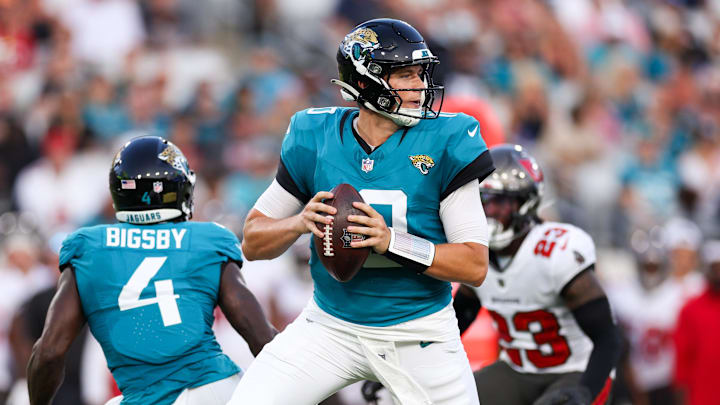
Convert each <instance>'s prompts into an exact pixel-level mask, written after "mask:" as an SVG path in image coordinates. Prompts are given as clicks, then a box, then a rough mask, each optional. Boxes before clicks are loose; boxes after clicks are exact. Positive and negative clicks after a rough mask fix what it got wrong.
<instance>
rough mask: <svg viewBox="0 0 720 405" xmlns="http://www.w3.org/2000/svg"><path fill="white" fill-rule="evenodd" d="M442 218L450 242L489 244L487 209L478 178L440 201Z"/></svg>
mask: <svg viewBox="0 0 720 405" xmlns="http://www.w3.org/2000/svg"><path fill="white" fill-rule="evenodd" d="M440 220H441V221H442V223H443V229H445V238H446V239H447V241H448V242H449V243H463V242H476V243H480V244H482V245H485V246H487V245H488V229H487V219H486V218H485V211H484V210H483V206H482V201H480V183H479V182H478V180H477V179H475V180H473V181H470V182H468V183H467V184H465V185H464V186H462V187H460V188H459V189H457V190H455V191H453V192H452V193H451V194H450V195H449V196H447V197H445V199H444V200H442V201H441V202H440Z"/></svg>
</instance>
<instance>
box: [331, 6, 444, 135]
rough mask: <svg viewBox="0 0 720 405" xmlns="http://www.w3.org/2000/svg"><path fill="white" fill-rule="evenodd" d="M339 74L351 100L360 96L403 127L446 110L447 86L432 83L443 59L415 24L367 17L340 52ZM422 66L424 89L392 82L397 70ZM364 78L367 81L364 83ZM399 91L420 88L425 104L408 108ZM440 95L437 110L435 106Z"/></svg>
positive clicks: (337, 81)
mask: <svg viewBox="0 0 720 405" xmlns="http://www.w3.org/2000/svg"><path fill="white" fill-rule="evenodd" d="M337 62H338V73H339V79H333V80H331V82H332V83H334V84H337V85H338V86H340V87H341V89H340V93H341V94H342V96H343V98H344V99H345V100H346V101H357V102H358V103H360V104H361V105H363V106H365V107H366V108H368V109H370V110H372V111H375V112H376V113H378V114H381V115H383V116H385V117H387V118H390V119H391V120H392V121H393V122H395V123H396V124H398V125H400V126H413V125H417V123H418V122H420V120H421V119H429V118H437V117H438V115H439V114H440V110H441V109H442V98H443V93H444V91H443V90H444V89H443V87H442V86H437V85H435V84H434V83H433V71H434V69H435V65H436V64H438V63H439V60H438V58H437V57H436V56H434V55H433V54H432V52H430V49H428V47H427V44H426V43H425V40H424V39H423V37H422V35H420V33H419V32H418V31H417V30H416V29H415V28H413V27H412V26H411V25H410V24H408V23H406V22H404V21H400V20H394V19H389V18H380V19H375V20H370V21H367V22H364V23H362V24H360V25H358V26H357V27H355V28H353V30H352V31H351V32H350V33H349V34H347V35H346V36H345V38H344V39H343V41H342V42H341V43H340V47H339V49H338V52H337ZM413 65H419V66H421V67H422V72H421V79H422V81H423V83H425V87H424V88H419V89H398V88H392V87H390V85H389V84H388V80H387V79H388V77H389V74H390V72H391V71H392V70H393V69H396V68H400V67H404V66H413ZM360 83H362V86H361V85H360ZM398 91H419V92H421V93H420V101H421V103H420V104H421V106H420V108H406V107H403V105H402V100H401V99H400V96H399V95H398V93H397V92H398ZM438 98H439V99H440V104H439V107H438V108H437V110H434V109H433V105H434V104H435V100H436V99H438Z"/></svg>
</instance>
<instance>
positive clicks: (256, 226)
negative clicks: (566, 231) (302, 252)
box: [242, 215, 302, 260]
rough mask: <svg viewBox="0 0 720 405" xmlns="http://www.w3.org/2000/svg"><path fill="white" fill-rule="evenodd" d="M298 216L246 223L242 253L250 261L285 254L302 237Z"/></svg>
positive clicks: (263, 219) (259, 219) (260, 219)
mask: <svg viewBox="0 0 720 405" xmlns="http://www.w3.org/2000/svg"><path fill="white" fill-rule="evenodd" d="M299 225H302V222H301V221H300V219H299V217H298V216H297V215H295V216H292V217H288V218H283V219H275V218H269V217H258V218H254V219H252V220H250V221H248V222H246V223H245V228H244V230H243V241H242V251H243V254H244V255H245V258H247V259H248V260H263V259H274V258H276V257H278V256H280V255H281V254H283V253H284V252H285V251H286V250H288V248H289V247H290V246H291V245H292V244H293V243H295V241H296V240H297V239H298V238H299V237H300V235H302V230H301V229H302V228H301V227H299Z"/></svg>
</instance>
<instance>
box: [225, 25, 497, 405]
mask: <svg viewBox="0 0 720 405" xmlns="http://www.w3.org/2000/svg"><path fill="white" fill-rule="evenodd" d="M337 58H338V65H339V73H340V75H339V76H340V77H339V80H333V83H335V84H337V85H339V86H340V88H341V93H342V95H343V96H344V97H345V98H346V99H347V100H352V101H356V102H357V103H358V105H359V108H342V107H327V108H312V109H309V110H305V111H301V112H299V113H297V114H295V116H294V117H293V118H292V119H291V121H290V125H289V127H288V130H287V134H286V136H285V139H284V141H283V146H282V151H281V156H280V157H281V162H280V166H279V169H278V174H277V177H276V179H275V181H274V182H273V183H272V184H271V185H270V187H268V189H267V190H266V191H265V193H263V195H262V196H261V197H260V199H258V201H257V202H256V204H255V206H254V208H253V209H252V210H251V212H250V213H249V215H248V217H247V219H246V223H245V231H244V239H243V253H244V254H245V257H247V258H248V259H250V260H256V259H270V258H273V257H277V256H278V255H280V254H282V253H283V252H284V251H285V250H287V249H288V247H289V246H290V245H291V244H292V243H293V242H294V241H295V240H296V239H297V238H298V237H299V236H300V235H302V234H304V233H309V232H312V233H314V234H315V235H317V236H319V237H322V235H323V234H322V232H321V231H320V230H319V229H318V227H317V225H316V223H319V224H330V223H332V215H334V214H336V211H335V209H334V208H332V207H330V206H329V205H327V204H324V203H323V200H324V199H327V198H332V194H331V193H330V192H328V190H331V189H332V188H333V187H335V186H336V185H338V184H340V183H349V184H351V185H352V186H354V187H355V188H356V189H357V190H359V192H360V194H361V195H362V197H363V199H364V201H365V203H355V207H356V208H358V209H360V210H362V211H363V212H364V213H365V214H367V216H350V218H349V220H350V221H352V222H354V223H357V224H358V225H357V226H351V227H348V229H347V231H348V232H351V233H356V234H361V235H364V240H361V241H354V242H352V247H354V248H360V247H371V248H372V250H373V253H372V254H371V255H370V257H369V258H368V259H367V261H366V262H365V263H364V265H363V268H362V269H361V270H360V272H359V273H358V274H357V275H356V276H355V277H354V278H353V279H352V280H350V281H348V282H345V283H341V282H338V281H336V280H335V279H334V278H332V277H331V276H330V275H329V274H328V272H327V271H326V270H325V268H324V267H323V266H322V264H321V262H320V261H319V260H318V257H317V255H316V254H315V250H314V249H313V248H312V247H311V252H312V256H311V259H310V267H311V274H312V278H313V281H314V286H315V288H314V294H313V299H312V300H311V301H310V302H309V303H308V305H307V307H306V308H305V310H304V311H303V312H302V314H301V315H300V316H299V317H298V318H297V319H296V320H295V322H293V323H292V324H291V325H289V326H288V327H287V328H286V329H285V330H284V331H283V332H282V333H281V334H279V335H278V336H277V337H276V339H275V340H273V342H271V343H270V344H269V345H268V346H266V347H265V349H263V351H262V353H260V355H259V356H258V357H257V358H256V359H255V361H254V362H253V364H252V365H251V366H250V367H249V368H248V370H247V371H246V374H245V376H244V377H243V380H242V381H241V382H240V384H238V387H237V388H236V390H235V393H234V394H233V398H232V400H231V401H230V403H231V404H246V403H247V404H254V405H286V404H296V405H309V404H316V403H318V402H320V401H321V400H323V399H324V398H326V397H328V396H329V395H331V394H332V393H333V392H336V391H337V390H339V389H341V388H342V387H344V386H347V385H349V384H352V383H353V382H356V381H360V380H365V379H370V380H375V381H380V382H383V384H385V386H387V387H388V388H389V390H390V392H391V393H392V395H393V398H394V400H395V402H397V403H398V404H430V403H432V404H436V405H442V404H452V405H459V404H477V403H478V397H477V392H476V389H475V383H474V380H473V377H472V371H471V370H470V365H469V362H468V359H467V356H466V354H465V351H464V350H463V347H462V344H461V342H460V336H459V332H458V327H457V321H456V319H455V314H454V311H453V308H452V305H451V295H450V290H451V286H450V282H451V281H457V282H462V283H467V284H470V285H473V286H479V285H480V284H481V283H482V282H483V280H484V278H485V274H486V272H487V266H488V249H487V222H486V220H485V216H484V214H483V210H482V203H481V201H480V196H479V195H478V193H477V187H478V184H479V180H482V179H484V178H485V177H486V176H487V175H488V174H489V173H490V172H492V170H493V164H492V159H491V158H490V155H489V153H488V151H487V148H486V146H485V143H484V141H483V139H482V136H481V134H480V130H479V125H478V123H477V121H476V120H475V119H473V118H471V117H469V116H467V115H464V114H446V113H440V112H439V110H440V108H439V107H438V108H437V109H434V106H435V101H440V100H441V97H439V96H438V95H441V93H442V87H440V86H437V85H435V84H434V83H433V81H432V77H433V73H432V72H433V67H434V65H435V64H436V63H438V60H437V58H436V57H435V56H434V55H433V54H432V52H431V51H430V49H428V47H427V45H426V44H425V41H424V39H423V38H422V36H421V35H420V33H418V31H417V30H415V29H414V28H413V27H412V26H410V25H409V24H407V23H405V22H403V21H399V20H392V19H379V20H372V21H368V22H365V23H363V24H361V25H359V26H357V27H355V28H354V29H353V30H352V32H350V33H349V34H348V35H347V36H346V37H345V39H344V40H343V41H342V43H341V44H340V47H339V50H338V54H337ZM438 104H441V101H440V102H439V103H438ZM403 246H411V247H412V248H411V249H403Z"/></svg>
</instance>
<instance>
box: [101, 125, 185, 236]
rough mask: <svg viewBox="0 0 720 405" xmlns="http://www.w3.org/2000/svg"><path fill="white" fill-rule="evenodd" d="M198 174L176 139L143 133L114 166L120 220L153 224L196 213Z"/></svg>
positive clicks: (112, 182)
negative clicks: (176, 144) (171, 139)
mask: <svg viewBox="0 0 720 405" xmlns="http://www.w3.org/2000/svg"><path fill="white" fill-rule="evenodd" d="M194 188H195V173H194V172H193V171H192V170H190V167H189V166H188V162H187V159H186V158H185V156H184V155H183V153H182V152H181V151H180V149H179V148H178V147H177V146H175V145H174V144H173V143H172V142H169V141H167V140H165V139H163V138H160V137H158V136H140V137H137V138H133V139H132V140H130V141H129V142H128V143H126V144H125V145H124V146H123V147H122V149H120V151H118V153H117V154H116V155H115V158H114V159H113V162H112V167H111V168H110V194H111V195H112V199H113V207H114V208H115V216H116V218H117V220H118V221H120V222H129V223H134V224H149V223H157V222H164V221H168V220H171V219H176V218H180V220H188V219H190V218H192V212H193V190H194Z"/></svg>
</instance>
